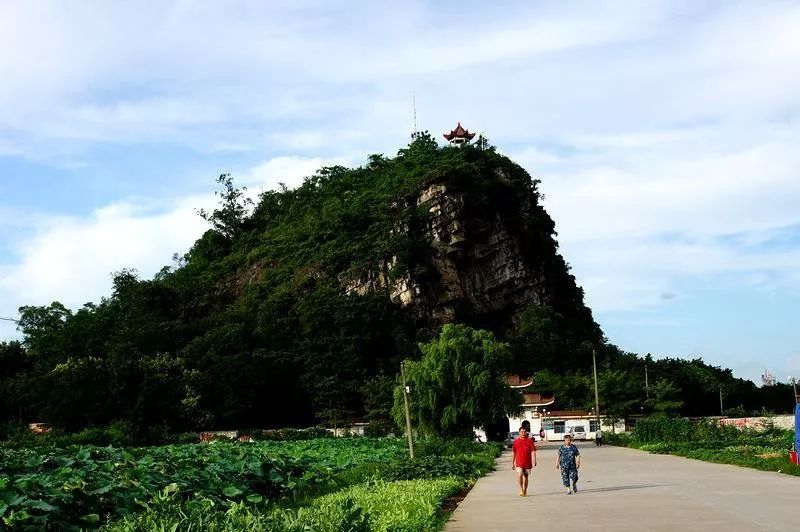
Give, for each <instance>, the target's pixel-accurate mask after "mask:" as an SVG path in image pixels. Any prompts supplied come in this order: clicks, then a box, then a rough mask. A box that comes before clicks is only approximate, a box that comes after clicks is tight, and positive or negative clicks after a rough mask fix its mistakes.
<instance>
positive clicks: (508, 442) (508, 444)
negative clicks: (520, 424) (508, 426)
mask: <svg viewBox="0 0 800 532" xmlns="http://www.w3.org/2000/svg"><path fill="white" fill-rule="evenodd" d="M518 437H519V431H516V430H515V431H514V432H509V433H508V436H506V447H507V448H508V449H511V448H512V447H513V446H514V440H516V439H517V438H518Z"/></svg>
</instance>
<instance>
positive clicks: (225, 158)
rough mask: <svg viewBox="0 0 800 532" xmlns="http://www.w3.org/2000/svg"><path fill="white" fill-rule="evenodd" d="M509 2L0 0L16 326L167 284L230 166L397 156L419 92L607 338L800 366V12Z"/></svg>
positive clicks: (748, 371)
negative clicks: (522, 184)
mask: <svg viewBox="0 0 800 532" xmlns="http://www.w3.org/2000/svg"><path fill="white" fill-rule="evenodd" d="M287 4H290V6H287ZM495 4H496V3H493V2H485V1H481V2H471V1H460V2H441V1H439V2H429V3H424V2H420V3H418V2H414V1H412V0H405V1H403V2H400V3H390V2H363V3H362V2H342V3H341V4H340V7H336V6H332V5H331V3H330V2H319V3H317V2H310V1H295V2H291V3H288V2H284V3H280V4H276V5H269V4H267V3H265V2H201V1H197V2H193V1H178V2H173V3H171V4H170V3H167V2H161V1H153V2H145V1H140V2H92V1H83V2H64V1H62V2H45V1H35V0H34V1H30V2H13V1H12V0H0V50H2V52H0V79H2V83H0V316H11V317H14V316H16V309H17V307H19V306H20V305H23V304H46V303H49V302H51V301H53V300H60V301H62V302H64V303H65V304H67V305H70V306H80V305H81V304H82V303H84V302H86V301H90V300H97V299H99V298H100V297H101V296H102V295H104V294H108V290H109V285H110V275H109V274H110V272H112V271H115V270H118V269H120V268H123V267H133V268H137V269H138V270H139V271H140V272H141V273H142V274H143V275H146V276H149V275H152V274H153V273H154V272H155V271H157V270H158V269H159V268H160V267H161V266H163V265H165V264H168V263H170V260H171V256H172V254H173V253H174V252H184V251H186V250H187V249H188V247H189V246H190V245H191V243H192V242H193V241H194V239H195V238H196V237H197V236H199V235H200V234H201V232H202V231H203V230H204V223H203V221H202V220H200V219H199V218H198V217H197V216H196V215H195V214H194V209H195V208H196V207H202V206H204V205H209V204H210V202H213V196H212V194H211V191H212V190H213V188H214V182H213V180H214V178H215V176H216V175H218V174H219V173H221V172H232V173H233V174H234V176H235V178H236V179H237V181H238V182H239V183H246V184H248V185H249V186H250V187H251V190H256V191H258V190H261V189H262V188H264V189H268V188H272V187H274V186H276V184H277V183H278V182H279V181H280V182H285V183H287V184H289V185H292V184H297V183H299V182H300V181H301V179H302V176H304V175H307V174H310V173H313V171H314V169H316V168H317V167H319V166H320V165H323V164H329V163H332V162H336V163H346V164H361V163H362V162H363V161H365V160H366V155H367V154H369V153H386V154H394V153H396V151H397V149H398V148H400V147H402V146H403V145H404V144H406V143H407V141H408V139H409V134H410V133H411V130H412V125H413V121H412V116H413V114H412V98H413V96H414V95H416V107H417V118H418V123H419V126H420V128H421V129H428V130H430V131H432V132H434V133H436V134H437V135H438V134H439V133H441V132H443V131H445V130H449V129H450V128H451V127H453V126H454V125H455V123H456V121H457V120H461V121H462V123H463V124H464V125H466V126H467V127H469V128H471V129H474V130H478V131H481V132H483V133H485V134H486V135H487V136H488V137H489V139H490V141H491V142H492V143H493V144H495V145H497V147H498V148H499V149H500V150H501V151H502V152H504V153H506V154H508V155H509V156H511V157H512V158H514V159H515V160H516V161H518V162H519V163H520V164H522V165H523V166H524V167H525V168H526V169H528V171H529V172H530V173H531V174H532V175H534V176H536V177H538V178H540V179H541V180H542V190H543V192H544V193H545V194H546V199H545V204H546V207H547V209H548V210H549V212H550V214H551V215H552V216H553V217H554V218H555V220H556V224H557V228H558V231H559V241H560V243H561V248H562V251H563V253H564V255H565V256H566V258H567V260H568V261H569V262H570V264H571V265H572V267H573V270H574V273H575V274H576V276H577V278H578V280H579V282H580V283H581V284H582V285H583V286H584V288H585V290H586V296H587V300H588V303H589V304H590V306H591V307H592V308H593V309H594V312H595V316H596V318H597V320H598V321H599V322H600V324H601V325H602V326H603V329H604V330H605V331H606V334H607V335H608V337H609V339H610V340H611V341H612V342H614V343H616V344H617V345H619V346H621V347H622V348H624V349H628V350H632V351H636V352H640V353H645V352H650V353H653V355H654V356H685V357H695V356H701V357H702V358H704V359H705V360H706V361H708V362H711V363H714V364H720V365H724V366H728V367H731V368H733V369H734V371H735V373H736V374H737V375H739V376H743V377H747V378H754V379H755V378H757V377H758V376H759V375H760V373H761V372H762V371H763V370H764V369H769V370H771V371H773V372H774V373H775V374H776V375H777V376H778V377H779V379H782V380H785V376H786V375H788V374H794V375H798V374H800V327H799V326H798V325H800V323H798V322H799V321H800V319H798V309H799V307H800V208H798V207H799V206H800V149H799V148H798V146H800V60H799V59H798V58H800V32H798V31H797V28H798V27H800V4H799V3H797V2H768V1H752V2H734V1H728V2H703V1H698V0H693V1H686V2H680V1H669V2H667V1H664V2H659V1H653V2H646V1H631V2H628V3H626V2H622V1H613V2H602V1H591V2H576V3H567V2H563V1H555V2H531V1H524V2H519V3H508V2H503V3H502V5H501V6H500V5H495ZM497 4H501V3H497ZM17 334H18V333H16V332H15V330H14V328H13V326H12V324H10V323H8V322H0V338H13V337H16V335H17Z"/></svg>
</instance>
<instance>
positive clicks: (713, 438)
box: [607, 418, 800, 476]
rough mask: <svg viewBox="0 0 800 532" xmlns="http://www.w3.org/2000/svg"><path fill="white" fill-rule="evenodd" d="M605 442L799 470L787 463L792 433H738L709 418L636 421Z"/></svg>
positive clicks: (756, 466) (762, 467) (758, 466)
mask: <svg viewBox="0 0 800 532" xmlns="http://www.w3.org/2000/svg"><path fill="white" fill-rule="evenodd" d="M607 440H608V443H610V444H612V445H620V446H625V447H632V448H635V449H641V450H643V451H648V452H651V453H658V454H673V455H676V456H683V457H686V458H694V459H696V460H703V461H705V462H715V463H720V464H732V465H739V466H744V467H751V468H753V469H760V470H762V471H777V472H780V473H786V474H789V475H798V476H800V467H798V466H795V465H793V464H791V463H790V462H789V460H788V450H789V449H790V448H791V446H792V442H793V441H794V432H793V431H791V430H785V429H779V428H775V427H769V426H768V427H766V428H765V429H764V430H755V429H742V430H740V429H737V428H735V427H731V426H725V425H720V424H719V423H717V422H716V421H715V420H712V419H702V420H699V421H691V420H688V419H678V418H650V419H642V420H639V421H638V422H637V423H636V427H635V429H634V431H633V433H632V434H609V435H608V438H607Z"/></svg>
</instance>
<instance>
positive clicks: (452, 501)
mask: <svg viewBox="0 0 800 532" xmlns="http://www.w3.org/2000/svg"><path fill="white" fill-rule="evenodd" d="M474 485H475V483H474V482H473V483H472V484H470V485H469V486H467V487H466V488H464V489H462V490H461V491H459V492H458V493H456V494H455V495H451V496H450V497H448V498H446V499H445V500H444V502H443V503H442V507H441V508H440V509H439V513H440V514H441V515H448V514H451V513H453V512H455V510H456V508H458V505H459V504H461V501H463V500H464V497H466V496H467V493H469V490H471V489H472V486H474Z"/></svg>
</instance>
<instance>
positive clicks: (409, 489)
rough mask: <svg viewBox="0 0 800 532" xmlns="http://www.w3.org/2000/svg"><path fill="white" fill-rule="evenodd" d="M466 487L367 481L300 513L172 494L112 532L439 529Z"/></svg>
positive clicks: (451, 482) (447, 482)
mask: <svg viewBox="0 0 800 532" xmlns="http://www.w3.org/2000/svg"><path fill="white" fill-rule="evenodd" d="M465 485H466V483H465V481H464V480H462V479H458V478H454V477H446V478H441V479H436V480H406V481H398V482H382V481H378V482H368V483H365V484H361V485H358V486H353V487H350V488H347V489H344V490H341V491H339V492H337V493H332V494H330V495H325V496H322V497H319V498H317V499H314V500H313V501H312V502H311V504H310V505H308V506H304V507H300V508H274V507H271V506H268V505H261V506H258V505H256V506H253V505H247V504H244V503H237V504H234V505H232V506H231V507H230V508H229V509H228V510H227V511H226V512H221V511H219V509H218V508H216V507H215V505H214V502H213V501H211V500H209V499H204V498H195V499H191V500H189V501H186V502H181V501H180V500H179V499H178V498H177V497H176V495H175V494H174V493H170V492H168V491H167V490H165V491H164V492H162V493H161V494H160V495H159V496H157V497H154V499H153V501H152V502H151V503H149V504H147V505H146V510H145V511H144V512H143V513H140V514H135V515H131V516H128V517H126V518H124V519H123V520H121V521H119V522H117V523H115V524H113V525H111V526H110V527H109V529H110V530H114V531H118V532H133V531H141V530H204V531H209V532H222V531H225V532H234V531H237V532H238V531H240V530H270V531H275V532H305V531H307V530H317V531H323V532H327V531H330V532H339V531H345V532H367V531H371V530H381V531H383V530H387V531H388V530H395V531H401V530H409V531H412V530H413V531H418V530H437V529H438V528H439V526H440V519H441V518H440V516H439V508H440V507H441V503H442V502H443V501H444V500H445V499H446V498H447V497H449V496H451V495H454V494H455V493H457V492H458V491H460V490H461V489H463V488H464V486H465Z"/></svg>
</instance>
